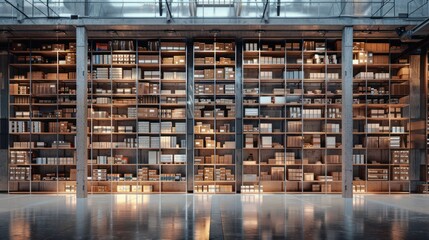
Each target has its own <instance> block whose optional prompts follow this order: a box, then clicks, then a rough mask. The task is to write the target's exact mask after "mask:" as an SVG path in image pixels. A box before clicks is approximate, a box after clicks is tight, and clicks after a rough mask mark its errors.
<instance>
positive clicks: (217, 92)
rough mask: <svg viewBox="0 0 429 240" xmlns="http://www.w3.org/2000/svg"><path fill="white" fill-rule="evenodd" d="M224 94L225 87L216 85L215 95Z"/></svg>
mask: <svg viewBox="0 0 429 240" xmlns="http://www.w3.org/2000/svg"><path fill="white" fill-rule="evenodd" d="M224 93H225V85H223V84H220V85H216V94H224Z"/></svg>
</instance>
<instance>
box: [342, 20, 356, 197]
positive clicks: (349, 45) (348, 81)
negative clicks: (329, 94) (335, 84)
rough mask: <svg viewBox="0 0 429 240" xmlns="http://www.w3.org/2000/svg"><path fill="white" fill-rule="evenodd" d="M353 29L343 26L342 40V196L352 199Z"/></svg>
mask: <svg viewBox="0 0 429 240" xmlns="http://www.w3.org/2000/svg"><path fill="white" fill-rule="evenodd" d="M352 59H353V27H351V26H345V27H344V29H343V39H342V58H341V61H342V69H341V71H342V76H343V81H342V91H343V96H342V104H343V106H342V111H341V112H342V123H341V125H342V128H341V134H342V137H341V138H342V142H343V143H342V150H341V151H342V153H341V155H342V165H341V166H342V196H343V198H352V197H353V158H352V157H353V105H352V103H353V64H352V63H353V62H352Z"/></svg>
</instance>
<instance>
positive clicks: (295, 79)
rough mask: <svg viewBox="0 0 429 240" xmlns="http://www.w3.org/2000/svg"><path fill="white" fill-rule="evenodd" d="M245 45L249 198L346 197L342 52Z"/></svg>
mask: <svg viewBox="0 0 429 240" xmlns="http://www.w3.org/2000/svg"><path fill="white" fill-rule="evenodd" d="M338 45H339V44H338V41H336V40H330V39H314V40H313V39H310V40H302V39H291V40H286V41H284V40H276V39H273V40H261V39H258V40H247V41H245V42H244V44H243V139H244V142H243V173H242V174H243V185H242V186H241V191H242V192H243V193H248V192H250V193H255V192H324V193H326V192H340V191H341V174H340V172H341V134H340V132H341V131H340V125H341V119H340V116H341V78H340V75H341V74H340V72H341V65H340V62H341V49H338V48H337V46H338Z"/></svg>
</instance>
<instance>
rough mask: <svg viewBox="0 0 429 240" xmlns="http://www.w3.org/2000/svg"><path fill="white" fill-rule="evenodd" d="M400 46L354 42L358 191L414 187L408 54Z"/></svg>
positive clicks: (355, 169)
mask: <svg viewBox="0 0 429 240" xmlns="http://www.w3.org/2000/svg"><path fill="white" fill-rule="evenodd" d="M401 49H403V46H401V44H400V43H397V42H386V41H383V40H380V41H377V40H371V41H370V40H368V41H367V40H356V41H355V42H354V50H353V54H354V59H353V63H354V65H353V69H354V70H353V71H354V72H353V76H354V83H353V99H354V106H353V115H354V116H353V117H354V126H353V132H354V137H353V138H354V150H353V161H354V167H353V168H354V170H353V175H354V182H353V185H354V191H355V192H356V193H390V192H392V193H401V192H405V193H409V192H410V180H409V168H410V158H409V153H410V107H409V94H410V83H409V79H410V69H409V62H408V59H402V58H399V59H397V57H398V56H399V55H398V54H399V53H400V52H401ZM394 61H395V62H394Z"/></svg>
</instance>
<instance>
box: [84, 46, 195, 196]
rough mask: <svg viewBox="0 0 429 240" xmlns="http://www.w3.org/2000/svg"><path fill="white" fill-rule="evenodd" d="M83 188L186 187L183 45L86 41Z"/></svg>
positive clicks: (171, 189) (155, 190)
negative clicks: (88, 74) (86, 119)
mask: <svg viewBox="0 0 429 240" xmlns="http://www.w3.org/2000/svg"><path fill="white" fill-rule="evenodd" d="M89 57H90V59H91V66H90V68H91V69H90V72H91V80H90V84H89V85H90V89H89V96H90V97H89V98H90V99H89V101H90V106H89V108H90V114H89V121H90V122H89V125H90V126H91V134H90V136H89V137H90V142H91V145H90V147H89V153H88V154H89V157H88V158H89V159H90V167H89V172H88V176H89V177H90V179H91V181H90V191H91V192H93V193H97V192H134V193H137V192H145V193H161V192H182V193H183V192H186V175H187V168H186V162H187V157H186V141H187V140H186V115H185V114H186V92H187V91H186V90H187V89H186V79H187V77H186V45H185V42H183V41H180V40H178V41H176V40H173V41H164V40H159V39H148V40H92V41H91V51H90V54H89Z"/></svg>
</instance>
